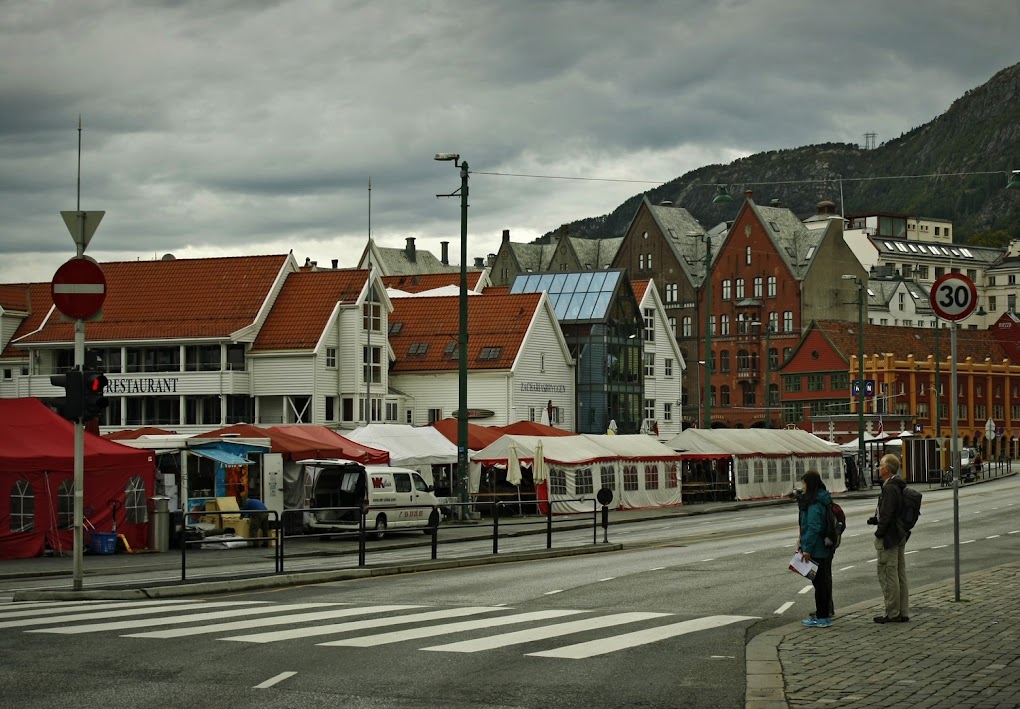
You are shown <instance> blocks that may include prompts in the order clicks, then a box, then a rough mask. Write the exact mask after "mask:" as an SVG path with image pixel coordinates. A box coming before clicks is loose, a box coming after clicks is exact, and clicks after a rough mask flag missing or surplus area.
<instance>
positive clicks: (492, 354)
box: [478, 347, 503, 360]
mask: <svg viewBox="0 0 1020 709" xmlns="http://www.w3.org/2000/svg"><path fill="white" fill-rule="evenodd" d="M502 351H503V348H502V347H483V348H482V351H481V352H479V353H478V359H482V360H494V359H499V354H500V352H502Z"/></svg>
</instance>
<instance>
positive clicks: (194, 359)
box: [184, 345, 220, 372]
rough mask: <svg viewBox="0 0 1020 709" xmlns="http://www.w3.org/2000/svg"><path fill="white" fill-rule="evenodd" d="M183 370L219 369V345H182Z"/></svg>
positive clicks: (212, 370)
mask: <svg viewBox="0 0 1020 709" xmlns="http://www.w3.org/2000/svg"><path fill="white" fill-rule="evenodd" d="M184 370H185V371H187V372H218V371H220V346H219V345H186V346H185V347H184Z"/></svg>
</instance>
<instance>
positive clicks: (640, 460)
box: [471, 434, 680, 512]
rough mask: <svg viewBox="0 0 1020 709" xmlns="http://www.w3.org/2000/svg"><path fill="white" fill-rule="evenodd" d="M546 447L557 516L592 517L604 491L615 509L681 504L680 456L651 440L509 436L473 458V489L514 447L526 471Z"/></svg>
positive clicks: (504, 460)
mask: <svg viewBox="0 0 1020 709" xmlns="http://www.w3.org/2000/svg"><path fill="white" fill-rule="evenodd" d="M539 441H541V442H542V447H543V457H544V459H545V463H546V468H547V471H548V485H549V487H548V490H549V493H548V495H549V499H551V500H552V502H554V503H556V506H555V507H554V508H553V511H554V512H566V511H569V512H588V511H591V510H593V509H594V506H593V503H592V502H591V501H590V500H592V499H594V497H595V493H596V492H598V491H599V489H601V488H602V487H608V488H609V489H611V490H612V491H613V503H612V507H613V508H614V509H636V508H641V507H664V506H669V505H679V504H680V483H679V467H678V466H679V460H680V456H678V455H677V454H676V452H675V451H673V450H672V449H671V448H669V447H668V446H665V445H663V444H661V443H659V442H658V441H657V440H655V439H654V438H652V437H651V436H647V435H643V434H635V435H630V436H608V435H601V436H600V435H591V434H582V435H578V436H515V435H506V436H503V437H501V438H500V439H498V440H496V441H495V442H493V443H492V444H491V445H489V446H487V447H485V448H483V449H482V450H480V451H478V452H476V453H474V454H473V455H472V456H471V459H472V466H471V489H472V492H477V490H478V479H479V472H480V466H481V464H486V465H504V464H505V463H506V461H507V459H508V458H509V454H510V445H511V443H512V444H513V445H514V446H515V447H516V449H517V455H518V457H519V459H520V462H521V464H522V465H531V463H532V462H533V460H534V457H535V447H536V445H537V443H538V442H539Z"/></svg>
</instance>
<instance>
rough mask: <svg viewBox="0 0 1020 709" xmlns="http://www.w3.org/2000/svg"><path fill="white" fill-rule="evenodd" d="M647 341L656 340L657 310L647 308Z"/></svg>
mask: <svg viewBox="0 0 1020 709" xmlns="http://www.w3.org/2000/svg"><path fill="white" fill-rule="evenodd" d="M644 315H645V317H644V320H645V342H655V311H654V310H652V309H651V308H645V313H644Z"/></svg>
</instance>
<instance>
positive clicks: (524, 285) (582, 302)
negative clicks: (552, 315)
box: [510, 271, 621, 322]
mask: <svg viewBox="0 0 1020 709" xmlns="http://www.w3.org/2000/svg"><path fill="white" fill-rule="evenodd" d="M620 277H621V271H582V272H579V273H529V274H521V275H519V276H517V278H515V279H514V282H513V284H512V285H511V286H510V292H511V293H538V292H541V291H545V292H546V293H548V294H549V299H550V300H551V301H552V304H553V308H554V309H555V310H556V317H557V318H559V319H560V322H563V321H569V320H603V319H605V317H606V312H607V310H608V308H609V303H610V300H611V299H612V297H613V293H614V292H615V291H616V287H617V285H618V284H619V282H620Z"/></svg>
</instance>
